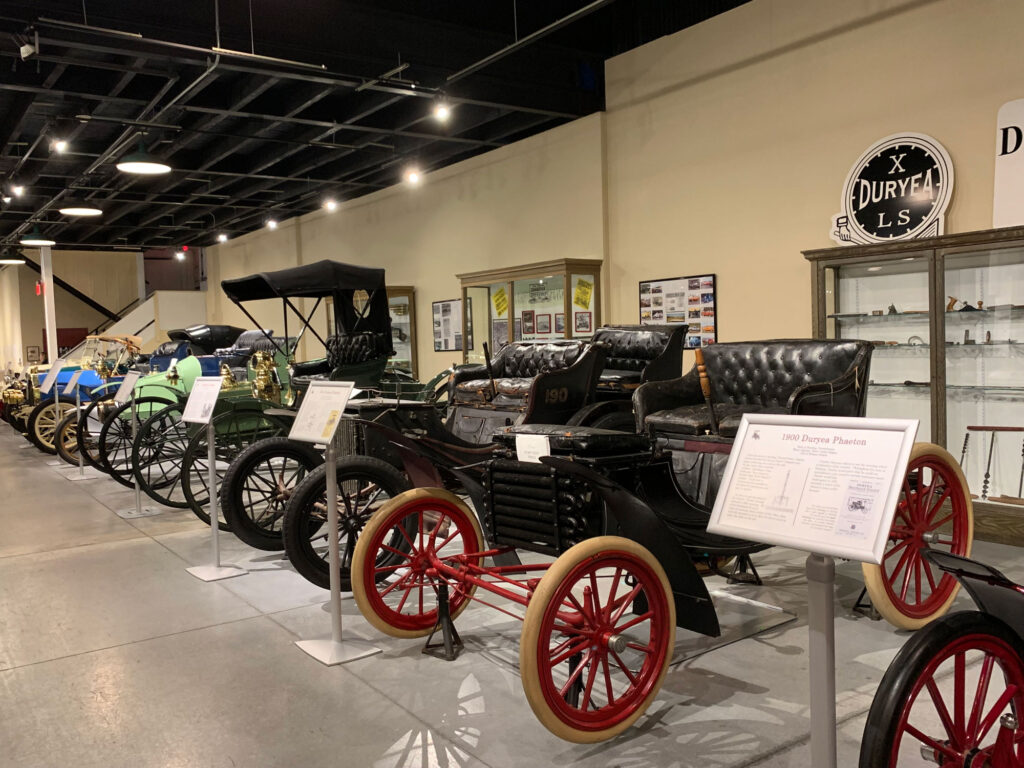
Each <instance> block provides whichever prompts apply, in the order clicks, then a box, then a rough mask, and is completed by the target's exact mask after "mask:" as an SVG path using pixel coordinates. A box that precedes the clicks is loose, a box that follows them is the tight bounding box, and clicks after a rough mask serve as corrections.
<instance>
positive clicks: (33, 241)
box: [20, 224, 57, 248]
mask: <svg viewBox="0 0 1024 768" xmlns="http://www.w3.org/2000/svg"><path fill="white" fill-rule="evenodd" d="M20 242H21V244H22V245H28V246H31V247H33V248H42V247H44V246H47V245H56V244H57V242H56V241H55V240H51V239H50V238H48V237H45V236H44V235H43V233H42V232H40V231H39V225H38V224H36V225H35V226H34V227H32V231H31V232H29V233H28V234H27V235H22V236H21V240H20Z"/></svg>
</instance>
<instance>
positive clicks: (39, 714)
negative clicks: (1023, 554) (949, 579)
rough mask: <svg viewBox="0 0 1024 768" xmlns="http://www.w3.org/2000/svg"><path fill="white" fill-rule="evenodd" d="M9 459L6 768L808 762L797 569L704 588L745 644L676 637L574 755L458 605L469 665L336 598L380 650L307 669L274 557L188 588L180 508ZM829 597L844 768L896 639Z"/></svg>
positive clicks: (0, 439) (1, 552)
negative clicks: (615, 723) (436, 654)
mask: <svg viewBox="0 0 1024 768" xmlns="http://www.w3.org/2000/svg"><path fill="white" fill-rule="evenodd" d="M25 446H28V443H27V442H26V441H25V440H24V439H23V438H21V437H20V436H18V435H16V434H14V433H13V432H12V430H11V429H10V428H9V427H8V426H7V425H6V424H0V499H2V501H0V531H2V532H3V533H2V535H0V765H2V766H4V768H14V767H15V766H17V767H19V768H20V767H22V766H24V767H25V768H29V767H31V768H48V767H49V766H75V767H76V768H87V767H89V766H105V767H109V768H120V767H121V766H123V767H124V768H146V767H148V766H154V767H155V766H161V767H163V768H171V767H173V768H192V767H193V766H195V767H196V768H199V767H202V768H220V767H221V766H238V767H239V768H256V767H258V766H276V767H283V766H303V768H317V767H318V766H332V767H333V766H375V767H381V768H399V767H406V766H408V767H410V768H411V767H413V766H466V767H469V766H493V767H494V768H498V767H500V766H513V765H538V766H543V765H555V766H574V765H575V766H608V768H611V767H612V766H621V767H622V768H627V767H628V768H643V767H644V766H652V768H653V766H658V767H659V768H665V767H669V766H678V767H679V768H682V767H683V766H704V767H709V766H710V767H711V768H717V767H719V766H721V767H722V768H725V767H726V766H729V767H739V766H758V767H759V768H761V767H763V768H768V767H769V766H771V767H772V768H776V767H777V768H782V767H784V766H786V767H788V766H794V767H795V766H807V765H809V764H810V754H809V746H808V738H809V734H808V730H809V717H808V704H807V700H808V693H807V628H806V611H805V603H806V586H805V581H804V575H803V560H804V555H803V554H801V553H798V552H794V551H791V550H785V549H781V548H776V549H772V550H769V551H767V552H765V553H763V554H761V555H758V556H757V557H756V562H757V565H758V568H759V569H760V571H761V575H762V577H763V579H764V581H765V584H766V586H764V587H761V588H750V587H743V588H739V587H727V586H726V585H725V584H724V582H722V581H721V580H720V579H711V580H709V582H710V583H709V587H710V588H711V589H712V590H717V591H718V592H719V595H720V596H718V597H716V603H717V604H718V606H719V612H720V615H721V616H722V618H723V623H724V624H725V628H726V635H727V637H726V639H727V640H728V639H733V640H735V639H736V638H737V637H743V636H746V637H745V638H744V639H739V640H737V641H736V642H732V643H726V644H711V643H709V642H708V641H707V639H706V638H698V637H696V636H694V635H691V634H688V633H685V632H680V633H679V642H678V646H677V655H676V659H677V663H676V664H675V666H673V668H672V669H671V670H670V672H669V674H668V675H667V676H666V678H665V683H664V686H663V688H662V691H661V693H660V695H659V696H658V698H657V700H656V702H655V703H654V705H653V706H652V707H651V709H650V710H649V711H648V714H647V715H645V716H644V717H643V718H641V720H640V721H639V723H638V724H637V725H636V726H635V727H634V728H632V729H630V730H628V731H626V733H625V734H623V735H622V736H620V737H619V738H618V739H615V740H613V741H611V742H608V743H605V744H601V745H594V746H578V745H572V744H568V743H566V742H563V741H560V740H559V739H557V738H555V737H553V736H551V735H550V734H549V733H548V732H547V731H546V730H544V729H543V727H541V726H540V724H539V723H538V722H537V721H536V720H535V719H534V717H533V714H532V713H531V711H530V708H529V705H528V704H527V703H526V700H525V698H524V696H523V694H522V690H521V684H520V681H519V675H518V671H517V669H516V666H515V665H516V662H517V658H518V633H519V627H520V625H519V624H518V622H516V621H514V620H512V619H510V618H509V617H507V616H504V615H503V614H500V613H498V612H495V611H493V610H490V609H488V608H485V607H481V606H473V607H471V608H470V609H469V610H468V611H466V612H465V613H464V614H463V615H462V617H460V619H459V624H458V626H459V629H460V632H461V634H462V636H463V639H464V640H465V642H466V646H467V648H466V651H465V652H464V653H463V654H462V656H461V657H460V658H459V659H458V660H457V661H455V662H452V663H446V662H443V661H440V660H437V659H434V658H430V657H426V656H423V655H422V654H421V653H420V649H421V647H422V641H415V640H393V639H389V638H383V637H381V636H379V634H378V633H377V632H376V631H375V630H373V629H372V628H371V627H370V626H369V625H368V624H367V623H366V622H365V621H364V620H363V619H362V617H361V616H360V615H359V614H358V610H357V609H356V607H355V605H354V604H353V602H352V600H351V598H350V597H349V596H346V597H345V600H344V603H343V605H344V620H345V632H346V635H347V636H349V637H358V638H361V639H365V640H369V641H371V642H373V643H375V644H376V645H378V646H379V647H381V648H382V649H383V653H382V654H380V655H377V656H373V657H370V658H368V659H364V660H360V661H357V662H354V663H351V664H348V665H345V666H339V667H324V666H322V665H320V664H319V663H318V662H316V661H315V660H313V659H312V658H310V657H309V656H307V655H306V654H305V653H303V652H302V651H301V650H299V649H298V648H297V647H296V646H295V645H294V642H295V641H296V640H299V639H310V638H318V637H325V636H327V635H328V634H329V631H330V622H329V617H328V614H327V613H325V611H324V609H323V604H324V600H325V597H326V593H325V592H323V591H322V590H320V589H318V588H316V587H314V586H312V585H310V584H309V583H307V582H306V581H305V580H303V579H302V578H301V577H300V576H298V575H297V574H296V573H295V572H294V571H293V570H292V569H291V568H290V567H289V565H288V563H287V562H285V561H282V560H281V559H280V557H279V556H278V555H275V554H274V553H266V552H259V551H256V550H253V549H250V548H248V547H246V546H245V545H243V544H241V543H240V542H238V541H237V540H236V539H235V538H234V537H233V536H231V535H230V534H227V535H224V536H222V539H221V541H222V552H223V560H224V561H225V562H235V563H240V564H243V565H244V566H245V567H246V568H248V569H249V573H248V574H247V575H245V576H241V577H238V578H234V579H229V580H227V581H221V582H215V583H204V582H201V581H198V580H197V579H195V578H193V577H192V576H190V575H188V574H187V573H186V572H185V568H186V567H188V566H191V565H198V564H204V563H206V562H208V558H209V529H208V528H206V527H205V526H203V525H202V524H201V523H199V521H198V520H196V519H195V518H194V516H193V515H192V513H191V512H189V511H187V510H186V511H175V510H165V511H163V512H161V513H160V514H158V515H155V516H152V517H142V518H138V519H133V520H125V519H122V518H120V517H118V516H117V515H115V514H114V510H118V509H124V508H126V507H129V506H131V504H132V503H133V495H132V492H131V491H130V490H128V489H125V488H122V487H121V486H119V485H117V484H115V483H114V482H113V481H112V480H110V479H106V478H98V479H94V480H88V481H84V482H76V483H73V482H70V481H69V480H67V479H66V475H68V474H70V473H73V472H75V471H76V470H73V469H68V468H63V467H54V466H50V465H48V464H47V459H48V457H44V456H43V455H42V454H40V453H39V452H38V451H36V449H35V448H31V447H25ZM975 554H976V555H977V556H978V557H980V558H981V559H983V560H985V561H986V562H989V563H992V564H993V565H996V566H998V567H1001V568H1003V569H1004V570H1005V571H1006V572H1007V574H1008V575H1010V576H1011V577H1018V578H1024V563H1022V562H1021V559H1020V557H1019V555H1018V550H1017V549H1015V548H1013V547H1009V546H1005V545H1000V544H988V543H977V544H976V548H975ZM838 581H839V583H838V588H837V598H838V605H837V611H836V622H837V626H836V635H837V638H838V648H837V657H838V659H839V663H838V673H837V690H838V691H839V693H838V696H837V698H838V701H837V707H838V717H839V722H840V726H839V750H840V752H839V765H841V766H852V765H855V764H856V762H857V755H858V748H859V742H860V735H861V730H862V728H863V723H864V716H865V713H866V711H867V708H868V707H869V706H870V703H871V697H872V695H873V692H874V689H875V687H876V685H877V683H878V680H879V678H880V677H881V675H882V673H883V671H884V670H885V668H886V666H887V665H888V663H889V661H890V660H891V658H892V657H893V655H894V654H895V652H896V651H897V649H898V648H899V647H900V645H901V644H902V643H903V641H904V640H905V639H906V635H905V634H904V633H900V632H897V631H895V630H893V629H892V628H891V627H889V626H888V625H886V624H884V623H882V622H872V621H870V620H868V619H865V618H862V617H859V616H855V615H852V614H851V613H850V611H849V608H850V606H851V605H852V603H853V601H854V600H855V598H856V596H857V593H858V592H859V590H860V587H861V582H860V569H859V566H857V565H856V564H851V563H844V564H841V565H840V566H839V579H838ZM730 594H734V595H740V596H742V597H747V598H752V599H754V600H756V601H762V602H763V603H765V604H770V605H772V606H777V607H778V608H780V609H781V610H775V609H771V608H767V607H764V606H758V605H753V604H750V603H743V602H737V601H735V600H732V599H730V598H729V595H730ZM961 602H962V604H963V605H964V606H966V605H967V604H968V603H967V602H966V599H964V598H961ZM764 628H767V629H765V631H761V632H759V633H757V634H754V632H755V631H756V630H759V629H764Z"/></svg>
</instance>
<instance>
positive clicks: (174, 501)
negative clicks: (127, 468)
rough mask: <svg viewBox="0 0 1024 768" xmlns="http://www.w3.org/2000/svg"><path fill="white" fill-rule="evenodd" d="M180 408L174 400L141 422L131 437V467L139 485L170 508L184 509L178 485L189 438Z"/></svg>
mask: <svg viewBox="0 0 1024 768" xmlns="http://www.w3.org/2000/svg"><path fill="white" fill-rule="evenodd" d="M182 411H183V407H182V406H181V405H179V404H178V403H175V404H174V405H169V406H167V407H166V408H162V409H160V410H159V411H157V412H156V413H154V414H153V415H152V416H150V417H149V418H148V419H146V420H145V421H144V422H142V424H141V425H140V426H139V434H138V435H136V437H135V439H134V440H133V441H132V461H131V464H132V471H133V473H134V475H135V479H136V480H138V481H139V488H140V489H142V491H143V492H144V493H145V494H146V495H147V496H149V498H151V499H153V501H155V502H157V503H158V504H163V505H164V506H165V507H171V508H173V509H188V502H187V501H186V500H185V496H184V493H183V492H182V488H181V465H182V462H183V461H184V459H185V449H186V448H187V447H188V442H189V435H188V426H187V425H186V424H185V422H183V421H181V414H182Z"/></svg>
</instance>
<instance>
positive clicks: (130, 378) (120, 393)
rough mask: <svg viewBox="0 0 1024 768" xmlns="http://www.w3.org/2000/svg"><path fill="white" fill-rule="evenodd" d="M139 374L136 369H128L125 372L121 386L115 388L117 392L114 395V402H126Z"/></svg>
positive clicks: (129, 398)
mask: <svg viewBox="0 0 1024 768" xmlns="http://www.w3.org/2000/svg"><path fill="white" fill-rule="evenodd" d="M141 375H142V374H140V373H139V372H138V371H129V372H128V373H126V374H125V376H124V379H122V380H121V386H120V387H118V388H117V394H116V395H114V402H115V403H127V402H128V401H129V400H131V399H132V390H133V389H135V385H136V384H137V383H138V381H139V377H140V376H141Z"/></svg>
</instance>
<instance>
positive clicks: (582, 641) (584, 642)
mask: <svg viewBox="0 0 1024 768" xmlns="http://www.w3.org/2000/svg"><path fill="white" fill-rule="evenodd" d="M569 640H570V641H573V640H578V641H579V642H578V644H577V645H575V646H571V647H570V648H568V649H567V650H565V651H562V652H561V653H559V654H558V655H557V656H555V657H554V658H552V659H551V660H550V662H549V663H550V665H551V666H552V667H557V666H558V665H559V664H561V663H562V662H564V661H568V660H569V659H571V658H572V657H573V656H575V655H576V654H577V653H582V652H583V651H585V650H586V649H587V646H588V645H590V640H589V639H588V638H586V637H578V636H577V637H574V638H569Z"/></svg>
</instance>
